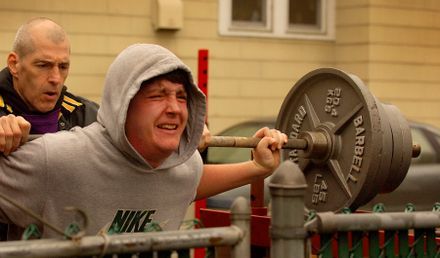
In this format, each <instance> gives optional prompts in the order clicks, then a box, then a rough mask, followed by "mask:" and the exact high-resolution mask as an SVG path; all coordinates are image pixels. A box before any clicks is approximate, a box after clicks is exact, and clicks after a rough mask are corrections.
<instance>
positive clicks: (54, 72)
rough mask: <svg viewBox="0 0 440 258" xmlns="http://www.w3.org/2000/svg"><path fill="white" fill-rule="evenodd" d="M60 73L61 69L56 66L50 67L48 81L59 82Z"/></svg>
mask: <svg viewBox="0 0 440 258" xmlns="http://www.w3.org/2000/svg"><path fill="white" fill-rule="evenodd" d="M61 78H62V75H61V70H60V68H58V67H57V66H54V67H52V69H51V70H50V72H49V82H51V83H54V84H59V83H60V82H61V80H62V79H61Z"/></svg>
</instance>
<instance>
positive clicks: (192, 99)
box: [98, 44, 206, 169]
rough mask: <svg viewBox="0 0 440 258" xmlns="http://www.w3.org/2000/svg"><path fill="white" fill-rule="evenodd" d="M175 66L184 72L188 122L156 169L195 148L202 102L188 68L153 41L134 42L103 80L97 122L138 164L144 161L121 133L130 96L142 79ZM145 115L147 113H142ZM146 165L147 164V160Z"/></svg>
mask: <svg viewBox="0 0 440 258" xmlns="http://www.w3.org/2000/svg"><path fill="white" fill-rule="evenodd" d="M176 69H183V70H185V71H186V72H187V73H188V79H189V81H190V85H186V90H187V91H188V92H187V93H188V114H189V115H188V123H187V127H186V129H185V131H184V133H183V135H182V138H181V140H180V146H179V149H178V150H177V151H175V152H174V153H173V154H172V155H171V156H170V157H169V158H168V159H167V160H166V161H165V162H164V163H163V164H162V165H160V166H159V167H158V168H157V169H164V168H169V167H173V166H176V165H179V164H181V163H183V162H184V161H186V160H187V159H188V158H189V157H191V156H192V155H193V154H194V152H195V151H196V150H197V146H198V144H199V140H200V138H201V135H202V133H203V126H204V123H205V122H204V121H205V112H206V102H205V96H204V94H203V93H202V92H201V91H200V90H199V88H198V87H197V86H196V85H195V84H194V81H193V77H192V74H191V71H190V69H189V68H188V67H187V66H186V65H185V64H184V63H183V62H182V61H181V60H180V59H179V58H178V57H176V56H175V55H174V54H173V53H172V52H170V51H169V50H167V49H165V48H163V47H161V46H158V45H154V44H134V45H131V46H129V47H127V48H126V49H124V50H123V51H122V52H121V53H120V54H119V55H118V56H117V57H116V59H115V60H114V61H113V63H112V64H111V65H110V68H109V70H108V71H107V75H106V78H105V82H104V91H103V94H102V101H101V105H100V108H99V110H98V122H99V123H100V124H101V125H103V126H104V128H105V130H106V131H107V132H108V134H109V136H110V138H111V141H112V143H113V144H114V145H115V146H116V147H117V148H118V149H119V150H121V151H122V152H123V153H124V154H125V155H128V156H130V157H131V158H134V159H135V160H136V161H138V162H140V163H141V164H148V162H147V161H145V160H144V159H143V158H142V156H141V155H140V154H139V153H138V152H137V151H136V150H135V149H134V148H133V147H132V145H131V144H130V143H129V142H128V139H127V137H126V135H125V121H126V118H127V111H128V106H129V104H130V101H131V99H132V98H133V97H134V96H135V95H136V93H137V92H138V91H139V89H140V87H141V85H142V83H143V82H144V81H146V80H149V79H151V78H153V77H156V76H158V75H161V74H165V73H168V72H171V71H174V70H176ZM146 115H148V114H146ZM148 166H149V168H151V166H150V165H149V164H148Z"/></svg>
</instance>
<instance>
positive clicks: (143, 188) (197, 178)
mask: <svg viewBox="0 0 440 258" xmlns="http://www.w3.org/2000/svg"><path fill="white" fill-rule="evenodd" d="M204 117H205V96H204V95H203V93H202V92H201V91H200V90H199V89H198V88H197V87H196V86H195V84H194V82H193V79H192V75H191V72H190V70H189V68H188V67H187V66H186V65H185V64H183V63H182V62H181V60H180V59H179V58H177V57H176V56H175V55H174V54H173V53H171V52H170V51H168V50H167V49H165V48H163V47H160V46H157V45H149V44H135V45H132V46H129V47H128V48H126V49H125V50H123V51H122V52H121V53H120V54H119V55H118V57H117V58H116V59H115V61H114V62H113V63H112V64H111V66H110V68H109V70H108V73H107V76H106V79H105V86H104V92H103V97H102V103H101V106H100V109H99V111H98V121H97V122H95V123H93V124H91V125H90V126H88V127H85V128H74V129H73V130H72V131H64V132H59V133H56V134H49V135H44V136H43V137H41V138H39V139H36V140H34V141H32V142H29V143H27V144H25V145H23V146H21V147H20V148H19V149H18V150H17V151H16V152H14V153H12V154H11V155H9V156H8V157H5V158H2V159H1V160H0V193H2V194H5V195H7V196H10V197H13V198H14V199H15V200H16V202H18V203H19V204H20V205H21V206H24V207H26V208H28V209H30V210H32V211H33V212H35V213H36V214H38V215H40V216H42V217H43V218H44V219H45V220H47V221H48V222H49V223H51V224H52V225H54V226H56V227H58V228H62V229H64V228H66V227H67V226H68V225H69V224H70V223H72V222H73V221H75V216H74V215H73V214H71V213H69V212H66V211H64V207H68V206H73V207H76V208H78V209H80V210H82V211H84V212H85V213H86V214H87V215H88V220H89V223H88V227H87V228H86V234H89V235H90V234H92V235H93V234H97V233H98V232H100V231H104V232H105V231H108V230H109V229H112V231H116V232H120V233H122V232H139V231H144V230H145V228H146V227H147V226H149V225H150V224H151V223H157V224H158V225H159V226H160V227H161V228H162V229H163V230H175V229H178V228H179V225H180V223H181V222H182V219H183V218H184V215H185V212H186V210H187V208H188V206H189V205H190V204H191V202H192V201H194V200H195V199H198V198H204V197H207V196H210V195H213V194H217V193H219V192H222V191H225V190H229V189H231V188H234V187H237V186H240V185H243V184H247V183H250V182H251V181H252V180H254V179H256V178H262V177H266V176H268V175H270V174H271V173H272V172H273V171H274V169H275V168H276V167H277V166H278V164H279V161H280V154H279V149H280V148H281V146H282V144H283V143H284V142H286V141H287V136H286V135H285V134H283V133H281V132H279V131H278V130H274V129H271V130H270V129H268V128H262V129H260V130H259V131H257V132H256V134H255V136H257V137H261V138H262V140H261V141H260V143H259V144H258V146H257V147H256V148H255V149H254V150H253V154H254V155H253V157H254V159H253V160H251V161H248V162H243V163H237V164H226V165H204V164H203V162H202V159H201V157H200V154H199V152H198V151H197V147H198V145H199V140H200V138H201V135H202V132H203V128H204ZM0 220H1V221H3V222H9V223H13V224H15V225H18V226H19V227H20V230H21V231H22V229H23V228H25V227H27V226H28V225H30V224H36V225H37V226H38V228H39V229H40V231H41V232H42V234H43V237H46V238H48V237H57V234H56V232H54V231H52V230H50V229H49V228H48V227H47V226H46V225H43V224H42V223H41V222H39V221H37V220H36V219H34V218H33V217H31V216H29V215H28V214H26V213H25V212H23V211H22V210H21V209H18V208H16V207H15V206H13V205H11V204H10V203H9V202H8V201H6V200H5V199H3V198H0ZM20 230H19V231H20ZM19 231H15V232H14V234H13V235H12V233H11V237H12V238H17V232H19Z"/></svg>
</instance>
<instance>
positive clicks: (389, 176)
mask: <svg viewBox="0 0 440 258" xmlns="http://www.w3.org/2000/svg"><path fill="white" fill-rule="evenodd" d="M275 127H276V128H277V129H278V130H280V131H281V132H283V133H286V134H287V135H288V137H289V140H288V142H287V143H286V144H285V145H284V146H283V149H282V150H281V156H282V160H287V159H288V160H291V161H293V162H295V163H297V164H298V165H299V167H300V168H301V170H302V171H303V173H304V175H305V177H306V181H307V185H308V186H307V188H306V194H305V205H306V208H307V209H308V210H315V211H317V212H324V211H333V212H338V211H341V210H342V209H343V208H346V207H348V208H350V209H351V210H352V211H354V210H356V209H357V208H358V207H360V206H362V205H363V204H366V203H367V202H368V201H370V200H371V199H372V198H373V197H374V196H376V195H377V194H378V193H383V192H391V191H393V190H394V189H395V188H397V187H398V186H399V185H400V183H401V182H402V181H403V179H404V178H405V176H406V174H407V171H408V169H409V165H410V163H411V158H414V157H417V156H418V155H419V154H420V152H421V148H420V145H417V144H413V143H412V138H411V130H410V127H409V124H408V122H407V121H406V119H405V118H404V117H403V115H402V114H401V113H400V111H399V110H398V109H397V107H395V106H393V105H389V104H383V103H381V102H379V100H378V99H376V97H374V96H373V95H372V94H371V93H370V91H369V90H368V88H367V87H366V86H365V85H364V83H363V82H362V80H361V79H359V78H358V77H357V76H355V75H353V74H349V73H346V72H344V71H342V70H339V69H335V68H319V69H316V70H313V71H311V72H309V73H307V74H306V75H304V76H303V77H302V78H300V80H298V81H297V82H296V83H295V85H294V86H293V87H292V88H291V90H290V91H289V93H288V94H287V96H286V98H285V99H284V101H283V103H282V106H281V109H280V111H279V113H278V117H277V121H276V126H275ZM39 136H40V135H30V136H29V140H33V139H35V138H38V137H39ZM260 140H261V139H259V138H254V137H231V136H211V137H210V139H208V142H207V143H205V146H207V147H241V148H254V147H256V146H257V144H258V142H259V141H260Z"/></svg>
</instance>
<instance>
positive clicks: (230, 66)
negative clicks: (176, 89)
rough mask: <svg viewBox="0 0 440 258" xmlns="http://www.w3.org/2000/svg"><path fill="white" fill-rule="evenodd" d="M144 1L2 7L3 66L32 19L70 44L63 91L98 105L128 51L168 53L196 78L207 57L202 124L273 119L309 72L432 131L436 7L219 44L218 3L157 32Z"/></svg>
mask: <svg viewBox="0 0 440 258" xmlns="http://www.w3.org/2000/svg"><path fill="white" fill-rule="evenodd" d="M151 2H152V0H126V1H120V0H92V1H90V0H63V1H59V0H16V1H0V55H1V56H3V59H2V60H4V61H3V64H4V63H5V59H6V55H7V53H8V51H9V50H10V47H11V43H12V40H13V38H14V34H15V31H16V29H17V28H18V26H19V25H20V24H21V23H22V22H23V21H25V20H26V19H28V18H30V17H33V16H47V17H50V18H52V19H54V20H56V21H58V22H59V23H60V24H61V25H63V26H64V27H65V29H66V31H67V32H68V33H69V35H70V38H71V41H72V66H71V67H72V68H71V72H70V76H69V79H68V81H67V84H68V86H69V88H70V89H71V90H72V91H73V92H75V93H78V94H80V95H84V96H86V97H89V98H91V99H93V100H95V101H100V96H101V91H102V86H103V81H104V76H105V72H106V70H107V68H108V66H109V64H110V63H111V61H112V60H113V59H114V57H115V56H116V55H117V53H118V52H119V51H121V50H122V49H123V48H125V47H126V46H128V45H129V44H132V43H135V42H151V43H158V44H161V45H163V46H165V47H168V48H170V49H171V50H172V51H174V52H175V53H176V54H177V55H178V56H179V57H181V58H182V59H183V60H184V62H186V63H187V64H188V65H189V66H190V67H191V68H192V69H193V71H194V76H195V77H196V78H197V51H198V50H199V49H202V48H203V49H208V50H209V90H208V91H209V96H208V102H209V103H208V104H209V106H208V114H209V124H210V127H211V130H212V132H213V133H216V132H218V131H220V130H221V129H224V128H225V127H227V126H229V125H231V124H233V123H236V122H238V121H242V120H247V119H251V118H254V117H267V116H272V117H275V116H277V114H278V110H279V108H280V106H281V103H282V101H283V99H284V97H285V95H286V94H287V92H288V91H289V90H290V88H291V87H292V86H293V85H294V84H295V82H296V81H297V80H298V79H299V78H301V76H303V75H304V74H306V73H307V72H309V71H311V70H312V69H315V68H318V67H324V66H332V67H337V68H341V69H343V70H346V71H348V72H350V73H353V74H356V75H357V76H359V77H360V78H362V79H363V80H364V81H365V83H366V84H367V85H368V86H369V87H370V89H371V91H372V92H373V93H374V94H375V95H376V96H377V97H378V98H379V99H380V100H381V101H383V102H387V103H393V104H395V105H396V106H398V107H399V108H400V109H401V110H402V111H403V112H404V113H405V115H406V116H407V117H408V118H410V119H414V120H419V121H425V122H430V123H433V124H435V125H437V126H440V112H438V110H440V99H439V98H440V97H438V96H440V87H439V86H438V85H439V83H440V72H439V71H440V70H439V69H440V12H439V11H440V1H437V0H430V1H428V0H424V1H411V0H405V1H402V0H337V1H336V4H337V6H336V17H335V18H336V39H335V40H334V41H319V40H296V39H275V38H252V37H232V36H229V37H226V36H219V34H218V0H183V4H184V9H183V15H184V21H183V29H181V30H179V31H155V30H154V29H153V27H152V20H151V17H152V15H151V14H152V13H151V12H152V6H151Z"/></svg>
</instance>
